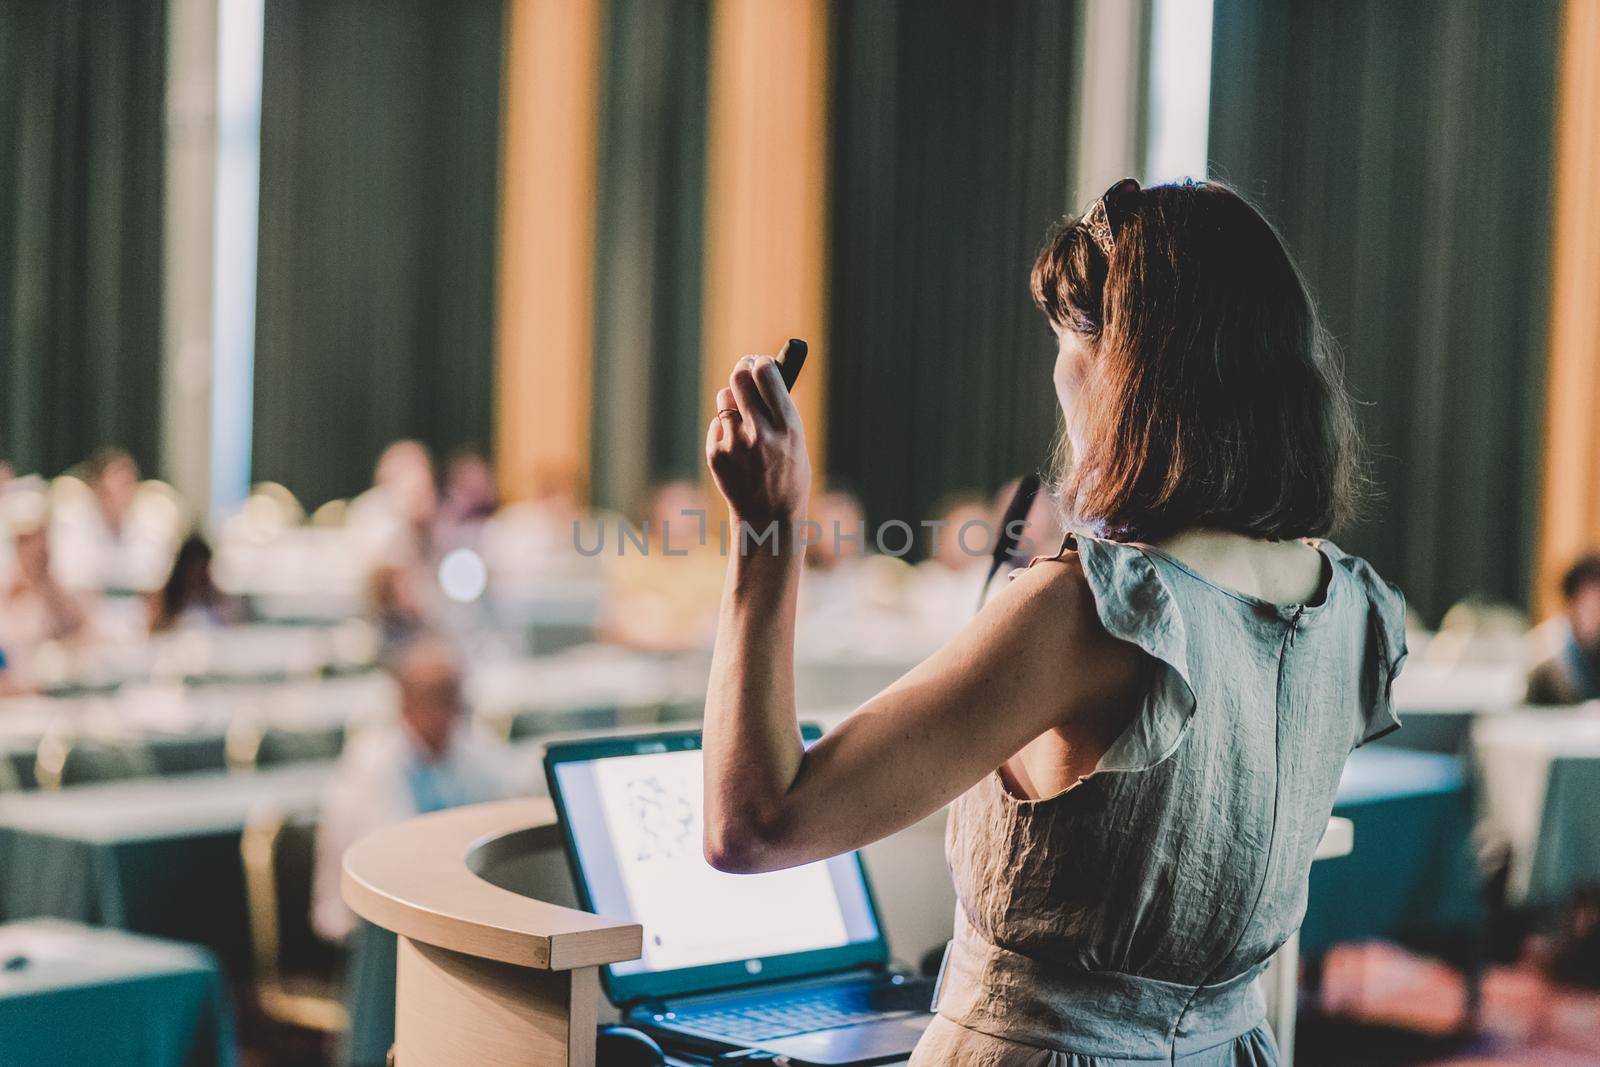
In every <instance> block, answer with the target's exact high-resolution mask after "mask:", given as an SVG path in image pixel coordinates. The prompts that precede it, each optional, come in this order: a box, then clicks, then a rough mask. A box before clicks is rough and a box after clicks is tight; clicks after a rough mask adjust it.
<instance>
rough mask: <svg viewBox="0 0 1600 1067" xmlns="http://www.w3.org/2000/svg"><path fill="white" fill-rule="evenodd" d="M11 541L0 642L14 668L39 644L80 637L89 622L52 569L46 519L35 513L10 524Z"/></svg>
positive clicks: (1, 603)
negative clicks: (30, 519)
mask: <svg viewBox="0 0 1600 1067" xmlns="http://www.w3.org/2000/svg"><path fill="white" fill-rule="evenodd" d="M13 546H14V551H15V553H16V562H15V566H14V569H13V573H12V577H11V582H10V585H9V586H8V587H7V588H6V589H5V592H4V595H3V596H0V648H3V649H4V650H5V652H6V656H7V659H8V660H9V661H10V662H11V663H12V664H13V670H17V669H23V668H26V666H27V663H28V661H29V660H30V659H31V658H32V656H33V654H34V653H35V652H37V651H38V649H39V647H40V646H41V645H44V644H47V643H49V642H53V641H68V642H71V641H81V640H84V639H85V638H87V637H88V636H89V635H90V632H91V625H90V619H89V612H88V610H87V608H86V606H85V604H84V602H83V601H82V600H81V599H79V597H78V595H77V594H75V593H73V592H71V591H70V590H68V589H66V588H64V587H63V586H62V585H61V583H60V582H58V581H57V580H56V578H55V575H54V574H53V573H52V572H51V569H50V536H49V533H48V532H47V527H46V524H45V523H44V522H43V521H41V520H39V519H36V520H35V521H34V522H32V523H31V524H30V525H27V526H23V527H20V528H18V529H15V530H13Z"/></svg>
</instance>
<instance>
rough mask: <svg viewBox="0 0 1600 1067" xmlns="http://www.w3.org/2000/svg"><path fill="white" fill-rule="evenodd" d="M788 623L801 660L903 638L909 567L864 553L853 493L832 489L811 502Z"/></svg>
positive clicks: (866, 546) (865, 533)
mask: <svg viewBox="0 0 1600 1067" xmlns="http://www.w3.org/2000/svg"><path fill="white" fill-rule="evenodd" d="M810 519H811V521H812V522H814V523H816V527H815V528H814V529H812V530H810V531H809V532H808V537H810V538H811V539H813V541H814V543H812V544H811V545H809V546H808V547H807V548H806V565H805V570H804V572H803V573H802V574H801V577H800V600H799V607H798V610H797V613H796V619H795V648H796V650H797V652H798V653H799V654H800V655H801V656H802V657H825V656H830V655H841V654H853V653H862V652H873V651H883V652H889V651H892V649H891V648H890V647H889V646H890V645H892V644H895V643H898V642H900V641H902V640H903V638H904V636H905V634H904V632H903V631H904V627H903V626H901V625H899V621H900V620H901V619H902V618H903V616H904V609H905V586H906V582H907V579H908V577H909V575H910V567H908V566H907V565H906V564H905V562H903V561H902V560H899V559H895V558H894V557H893V556H884V555H879V554H877V553H875V552H872V551H870V547H871V546H872V544H873V537H872V533H871V532H870V531H869V530H868V529H867V521H866V513H865V512H864V511H863V509H862V507H861V501H860V500H858V499H857V498H856V496H855V494H854V493H851V492H848V491H846V490H843V489H832V490H829V491H827V492H824V493H819V494H817V495H816V496H814V497H813V498H812V501H811V508H810Z"/></svg>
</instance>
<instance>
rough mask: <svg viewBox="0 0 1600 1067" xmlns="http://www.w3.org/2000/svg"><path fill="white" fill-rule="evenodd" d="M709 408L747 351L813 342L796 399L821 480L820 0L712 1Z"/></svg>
mask: <svg viewBox="0 0 1600 1067" xmlns="http://www.w3.org/2000/svg"><path fill="white" fill-rule="evenodd" d="M711 17H712V24H711V117H710V126H709V142H710V148H709V155H710V158H709V162H708V178H707V185H708V191H707V201H706V275H705V277H706V287H705V297H704V301H705V308H704V314H705V319H704V322H705V328H704V334H703V336H704V344H705V348H704V357H703V362H702V366H703V377H704V382H705V389H704V399H703V400H702V405H703V407H702V415H703V416H704V421H709V420H710V418H711V415H712V411H711V403H712V399H713V396H714V394H715V391H716V390H717V389H718V388H720V387H721V386H723V385H726V384H727V378H728V372H729V370H730V369H732V366H733V363H734V361H735V360H737V359H738V358H739V357H740V356H742V355H745V354H746V353H765V354H769V355H771V354H776V352H777V350H778V347H779V346H780V345H781V344H782V343H783V341H784V339H785V338H788V337H801V338H804V339H805V340H806V342H807V343H808V344H809V345H810V347H811V352H810V355H809V358H808V360H807V362H806V370H805V378H804V380H803V381H802V382H801V383H800V384H799V385H798V386H797V387H796V389H795V400H796V402H797V404H798V405H799V407H800V412H801V415H802V417H803V418H804V419H805V424H806V436H807V441H808V444H809V446H810V450H811V460H812V466H813V468H814V470H815V471H816V475H817V479H818V482H819V484H820V482H821V480H822V472H823V469H824V468H823V459H824V455H823V441H824V438H825V436H826V427H825V426H824V425H823V418H824V414H825V412H826V405H825V403H824V398H825V397H826V396H827V392H826V385H827V382H826V377H827V374H826V372H827V350H826V348H827V346H826V340H827V335H826V329H827V309H826V301H825V296H824V276H825V271H826V263H825V254H826V240H825V238H826V234H825V229H826V225H827V149H828V142H827V92H828V88H827V80H828V18H827V8H826V5H825V4H824V2H823V0H716V4H715V6H714V7H713V9H712V16H711Z"/></svg>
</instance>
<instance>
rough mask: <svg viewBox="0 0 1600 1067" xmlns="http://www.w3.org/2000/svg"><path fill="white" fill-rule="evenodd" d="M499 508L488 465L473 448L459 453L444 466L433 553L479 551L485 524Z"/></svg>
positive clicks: (434, 527) (434, 531)
mask: <svg viewBox="0 0 1600 1067" xmlns="http://www.w3.org/2000/svg"><path fill="white" fill-rule="evenodd" d="M499 507H500V497H499V494H498V493H497V492H496V490H495V483H494V468H493V467H491V466H490V465H489V461H488V460H487V459H485V458H484V457H483V455H482V453H480V452H477V451H474V450H473V449H470V448H467V449H461V450H460V451H458V452H456V453H455V454H454V455H452V456H451V457H450V462H449V463H447V464H446V465H445V472H444V493H443V495H442V496H441V497H440V499H439V507H438V512H437V514H436V515H435V516H434V520H433V545H432V547H433V551H434V552H435V553H436V554H437V555H440V556H443V555H444V554H445V553H446V552H450V551H452V550H454V549H457V548H477V547H478V546H479V544H480V542H481V541H482V539H483V530H484V526H485V524H486V523H488V521H489V519H490V518H492V517H493V515H494V513H495V511H496V510H498V509H499Z"/></svg>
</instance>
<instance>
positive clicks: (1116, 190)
mask: <svg viewBox="0 0 1600 1067" xmlns="http://www.w3.org/2000/svg"><path fill="white" fill-rule="evenodd" d="M1138 191H1139V183H1138V182H1136V181H1134V180H1133V179H1132V178H1123V179H1122V180H1121V181H1119V182H1117V183H1116V184H1115V185H1113V186H1112V187H1111V188H1109V189H1107V190H1106V191H1105V195H1103V196H1101V197H1100V199H1099V200H1096V201H1095V202H1094V204H1093V206H1091V207H1090V208H1089V210H1088V211H1087V212H1085V213H1084V216H1083V224H1084V225H1085V226H1087V227H1088V228H1089V236H1090V237H1091V238H1092V239H1093V240H1094V243H1095V245H1096V246H1097V247H1098V248H1099V249H1100V252H1101V254H1102V255H1104V256H1105V257H1106V259H1108V260H1109V259H1110V258H1111V253H1112V251H1113V250H1114V249H1115V248H1116V247H1117V241H1116V237H1117V227H1118V226H1120V225H1121V224H1122V220H1123V219H1125V218H1126V217H1127V215H1128V212H1129V211H1130V210H1131V208H1132V206H1131V205H1130V204H1128V203H1127V199H1128V197H1130V196H1131V195H1133V194H1134V193H1137V192H1138Z"/></svg>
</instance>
